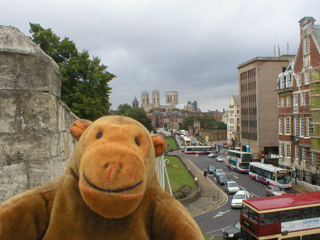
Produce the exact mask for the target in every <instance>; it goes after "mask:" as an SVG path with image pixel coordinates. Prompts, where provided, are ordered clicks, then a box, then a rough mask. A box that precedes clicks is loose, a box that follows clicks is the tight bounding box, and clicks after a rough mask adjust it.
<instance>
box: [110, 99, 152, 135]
mask: <svg viewBox="0 0 320 240" xmlns="http://www.w3.org/2000/svg"><path fill="white" fill-rule="evenodd" d="M115 114H117V115H122V116H127V117H131V118H133V119H135V120H137V121H138V122H140V123H141V124H142V125H143V126H145V127H146V128H147V129H148V130H149V131H150V132H151V131H152V130H153V127H152V121H151V119H150V118H149V117H148V116H147V113H146V111H145V110H144V109H142V108H132V107H131V106H130V105H129V104H121V105H119V106H118V109H117V111H116V112H115Z"/></svg>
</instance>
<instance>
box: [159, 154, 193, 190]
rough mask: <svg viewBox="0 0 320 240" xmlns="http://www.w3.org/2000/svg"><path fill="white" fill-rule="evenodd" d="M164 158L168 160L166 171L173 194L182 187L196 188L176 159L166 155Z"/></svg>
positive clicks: (181, 164) (179, 161) (187, 172)
mask: <svg viewBox="0 0 320 240" xmlns="http://www.w3.org/2000/svg"><path fill="white" fill-rule="evenodd" d="M164 158H165V159H168V160H169V165H167V171H168V175H169V180H170V184H171V188H172V192H173V193H175V192H177V191H178V190H179V189H181V188H182V187H183V186H184V185H186V186H189V187H190V188H194V187H195V186H196V185H195V182H194V179H193V177H192V175H191V174H190V173H189V171H188V169H187V168H186V167H185V166H184V165H183V163H182V162H181V160H180V159H179V158H178V157H175V156H167V155H166V156H165V157H164Z"/></svg>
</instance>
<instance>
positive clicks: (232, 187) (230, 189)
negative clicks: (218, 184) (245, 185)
mask: <svg viewBox="0 0 320 240" xmlns="http://www.w3.org/2000/svg"><path fill="white" fill-rule="evenodd" d="M224 189H225V191H226V192H227V193H229V194H230V193H231V194H234V193H236V192H238V191H239V190H240V187H239V185H238V183H237V182H235V181H227V182H226V183H225V185H224Z"/></svg>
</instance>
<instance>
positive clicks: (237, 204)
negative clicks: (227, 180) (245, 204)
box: [231, 190, 251, 208]
mask: <svg viewBox="0 0 320 240" xmlns="http://www.w3.org/2000/svg"><path fill="white" fill-rule="evenodd" d="M249 198H251V197H250V194H249V192H248V191H246V190H239V191H238V192H236V193H235V194H234V196H233V198H232V200H231V207H232V208H241V206H242V201H243V200H245V199H249Z"/></svg>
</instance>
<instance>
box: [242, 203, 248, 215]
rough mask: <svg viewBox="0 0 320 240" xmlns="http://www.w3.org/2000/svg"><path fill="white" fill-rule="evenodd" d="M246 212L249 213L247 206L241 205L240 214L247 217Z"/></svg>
mask: <svg viewBox="0 0 320 240" xmlns="http://www.w3.org/2000/svg"><path fill="white" fill-rule="evenodd" d="M248 212H249V208H248V207H247V205H244V204H242V208H241V214H243V215H245V216H247V217H248Z"/></svg>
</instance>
